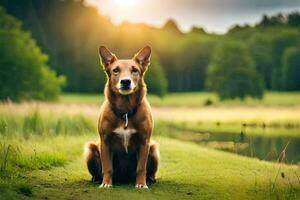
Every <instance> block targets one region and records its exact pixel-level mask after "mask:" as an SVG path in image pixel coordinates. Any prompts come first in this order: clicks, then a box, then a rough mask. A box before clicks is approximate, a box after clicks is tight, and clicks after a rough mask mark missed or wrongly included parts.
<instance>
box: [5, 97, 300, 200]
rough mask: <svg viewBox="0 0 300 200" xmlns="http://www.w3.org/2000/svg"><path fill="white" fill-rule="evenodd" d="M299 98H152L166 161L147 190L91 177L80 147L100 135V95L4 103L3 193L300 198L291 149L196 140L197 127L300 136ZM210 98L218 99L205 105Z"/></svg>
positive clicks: (46, 196) (45, 196)
mask: <svg viewBox="0 0 300 200" xmlns="http://www.w3.org/2000/svg"><path fill="white" fill-rule="evenodd" d="M214 98H215V99H214ZM299 98H300V93H267V95H266V97H265V99H263V100H262V101H261V102H259V101H257V100H253V99H247V100H246V102H248V103H246V104H245V105H243V104H242V103H241V102H240V101H237V100H234V101H227V102H219V101H218V100H217V98H216V97H214V95H213V94H209V93H199V94H192V93H187V94H171V95H170V96H166V97H165V98H164V99H159V98H156V97H153V96H150V97H149V99H150V102H151V104H152V106H153V114H154V118H155V130H154V133H153V136H154V139H155V140H156V141H158V142H159V144H160V149H161V158H162V162H161V166H160V170H159V174H158V182H157V183H156V184H154V185H152V186H150V189H149V190H136V189H135V188H134V185H115V186H114V187H113V188H112V189H108V190H105V189H104V190H103V189H100V188H98V185H97V184H92V183H91V182H90V176H89V174H88V171H87V169H86V167H85V164H84V162H83V157H82V153H83V152H82V150H83V145H84V143H85V142H86V141H90V140H97V139H98V135H97V131H96V122H97V116H98V110H99V106H100V103H101V99H102V97H101V96H100V95H77V94H64V95H63V96H61V98H60V101H59V102H54V103H47V102H46V103H45V102H21V103H12V102H3V103H1V104H0V137H1V140H0V141H1V142H0V158H1V159H0V199H20V198H21V199H91V198H101V199H102V198H103V199H120V198H122V199H142V198H143V199H299V197H300V168H299V163H298V164H297V163H284V162H283V161H284V157H285V151H284V150H285V149H282V152H281V154H280V155H279V156H278V160H277V161H275V162H267V161H263V160H260V159H257V158H253V157H251V158H249V157H244V156H240V155H236V154H233V153H229V152H224V151H219V150H216V149H214V148H211V147H210V146H206V145H202V144H199V143H197V142H195V141H196V140H197V139H198V137H199V135H195V133H198V132H220V131H222V132H225V133H228V134H229V133H232V132H234V133H235V132H236V133H237V134H239V133H240V131H241V130H245V129H246V132H247V134H249V135H261V134H266V137H273V136H274V135H275V136H276V137H283V136H290V137H294V138H300V132H299V124H300V112H299V111H300V105H299V104H300V101H298V99H299ZM207 99H211V100H212V101H213V102H214V103H213V104H212V105H209V106H208V105H204V103H205V102H206V100H207ZM196 102H197V103H196ZM198 103H199V104H198ZM199 105H200V106H199ZM261 129H265V130H267V131H263V132H262V131H260V130H261ZM286 145H288V144H286ZM281 161H282V162H281ZM62 188H63V190H62Z"/></svg>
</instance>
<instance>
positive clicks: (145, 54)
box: [133, 46, 151, 71]
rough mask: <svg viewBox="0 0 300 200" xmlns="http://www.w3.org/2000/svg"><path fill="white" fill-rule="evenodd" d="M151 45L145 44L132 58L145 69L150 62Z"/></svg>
mask: <svg viewBox="0 0 300 200" xmlns="http://www.w3.org/2000/svg"><path fill="white" fill-rule="evenodd" d="M150 56H151V47H150V46H145V47H144V48H142V49H141V50H140V51H139V52H138V53H137V54H135V55H134V57H133V59H134V60H135V61H136V62H137V63H139V64H140V65H141V66H142V70H143V71H145V70H146V69H147V67H148V65H149V64H150Z"/></svg>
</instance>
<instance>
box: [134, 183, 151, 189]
mask: <svg viewBox="0 0 300 200" xmlns="http://www.w3.org/2000/svg"><path fill="white" fill-rule="evenodd" d="M135 188H144V189H148V186H147V185H146V184H136V185H135Z"/></svg>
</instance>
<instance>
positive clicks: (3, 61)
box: [0, 7, 64, 100]
mask: <svg viewBox="0 0 300 200" xmlns="http://www.w3.org/2000/svg"><path fill="white" fill-rule="evenodd" d="M0 55H1V56H0V66H1V69H0V99H8V98H9V99H12V100H20V99H42V100H52V99H55V98H57V97H58V95H59V92H60V90H61V86H62V84H63V83H64V77H62V76H60V77H57V76H56V73H55V72H54V71H53V70H50V69H49V67H48V66H47V64H46V63H47V60H48V57H47V56H46V55H45V54H43V53H42V52H41V50H40V49H39V47H38V46H37V45H36V42H35V40H34V39H32V37H31V35H30V34H29V33H28V32H24V31H23V30H22V29H21V23H20V22H19V21H18V20H17V19H15V18H14V17H12V16H9V15H7V14H6V13H5V11H4V10H3V9H2V8H1V7H0Z"/></svg>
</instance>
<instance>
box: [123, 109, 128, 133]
mask: <svg viewBox="0 0 300 200" xmlns="http://www.w3.org/2000/svg"><path fill="white" fill-rule="evenodd" d="M123 117H124V118H125V127H124V128H125V129H126V128H127V127H128V113H125V114H124V116H123Z"/></svg>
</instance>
